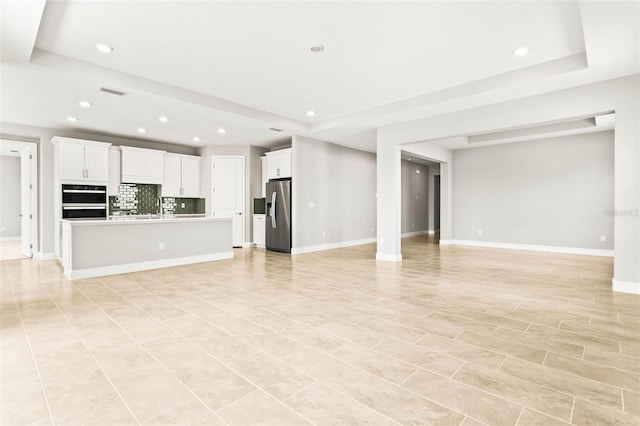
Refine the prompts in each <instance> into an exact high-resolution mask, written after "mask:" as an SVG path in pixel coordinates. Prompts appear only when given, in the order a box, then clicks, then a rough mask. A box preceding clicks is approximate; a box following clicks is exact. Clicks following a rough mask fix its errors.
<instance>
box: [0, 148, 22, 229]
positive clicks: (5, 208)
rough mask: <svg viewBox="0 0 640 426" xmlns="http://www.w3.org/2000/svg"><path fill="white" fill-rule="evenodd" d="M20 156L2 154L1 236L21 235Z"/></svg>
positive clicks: (0, 170) (0, 193) (0, 159)
mask: <svg viewBox="0 0 640 426" xmlns="http://www.w3.org/2000/svg"><path fill="white" fill-rule="evenodd" d="M20 200H21V199H20V157H12V156H8V155H2V156H0V238H12V237H20V233H21V229H20V216H19V214H20Z"/></svg>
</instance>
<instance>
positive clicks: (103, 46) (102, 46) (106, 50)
mask: <svg viewBox="0 0 640 426" xmlns="http://www.w3.org/2000/svg"><path fill="white" fill-rule="evenodd" d="M96 49H98V51H99V52H102V53H111V52H113V47H111V46H109V45H108V44H104V43H97V44H96Z"/></svg>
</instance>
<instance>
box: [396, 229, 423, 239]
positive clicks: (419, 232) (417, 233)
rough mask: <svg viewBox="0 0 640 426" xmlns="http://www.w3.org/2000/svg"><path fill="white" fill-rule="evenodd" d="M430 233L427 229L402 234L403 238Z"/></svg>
mask: <svg viewBox="0 0 640 426" xmlns="http://www.w3.org/2000/svg"><path fill="white" fill-rule="evenodd" d="M428 233H429V231H427V230H424V231H414V232H405V233H404V234H402V238H407V237H417V236H418V235H427V234H428Z"/></svg>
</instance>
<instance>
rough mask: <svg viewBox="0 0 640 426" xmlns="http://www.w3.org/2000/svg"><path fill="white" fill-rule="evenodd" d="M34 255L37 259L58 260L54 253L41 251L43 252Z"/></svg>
mask: <svg viewBox="0 0 640 426" xmlns="http://www.w3.org/2000/svg"><path fill="white" fill-rule="evenodd" d="M34 257H35V258H36V259H38V260H58V259H60V258H59V257H58V255H57V254H55V253H43V252H38V253H36V254H35V256H34Z"/></svg>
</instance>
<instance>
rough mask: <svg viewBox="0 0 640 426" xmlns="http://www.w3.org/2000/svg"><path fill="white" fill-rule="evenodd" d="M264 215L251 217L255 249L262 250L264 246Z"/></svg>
mask: <svg viewBox="0 0 640 426" xmlns="http://www.w3.org/2000/svg"><path fill="white" fill-rule="evenodd" d="M265 230H266V229H265V215H263V214H254V215H253V244H255V245H256V247H260V248H264V246H265V241H266V238H265Z"/></svg>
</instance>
